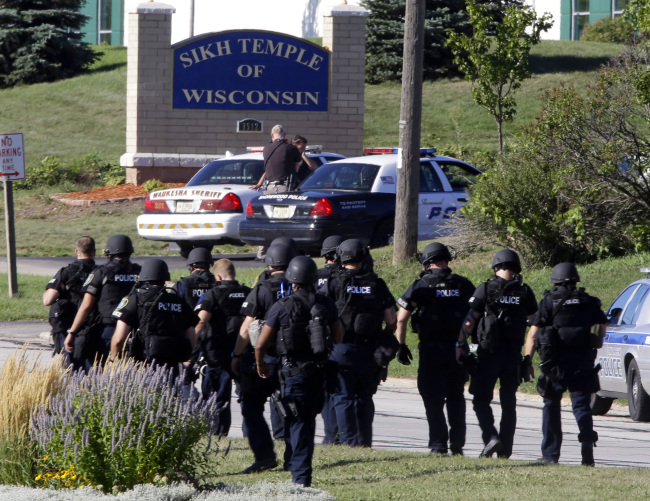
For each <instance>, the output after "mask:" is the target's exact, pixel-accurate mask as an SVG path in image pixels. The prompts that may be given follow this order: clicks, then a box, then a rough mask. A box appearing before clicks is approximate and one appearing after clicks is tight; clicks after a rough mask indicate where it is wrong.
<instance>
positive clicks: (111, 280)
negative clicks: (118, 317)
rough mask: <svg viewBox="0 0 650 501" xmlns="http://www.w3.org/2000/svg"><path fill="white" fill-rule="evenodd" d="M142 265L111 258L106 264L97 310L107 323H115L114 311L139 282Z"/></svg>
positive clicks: (104, 322)
mask: <svg viewBox="0 0 650 501" xmlns="http://www.w3.org/2000/svg"><path fill="white" fill-rule="evenodd" d="M139 273H140V265H139V264H135V263H132V262H131V261H129V260H122V259H111V260H110V261H109V262H108V263H107V264H105V265H104V279H103V282H102V289H101V292H100V295H99V298H97V311H98V312H99V316H100V317H101V320H102V323H103V324H105V325H115V319H114V318H113V311H114V310H115V308H116V307H117V305H118V304H119V302H120V301H121V300H122V298H123V297H125V296H128V294H129V292H131V289H133V286H134V285H135V283H136V282H137V278H138V274H139Z"/></svg>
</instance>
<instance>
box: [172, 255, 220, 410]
mask: <svg viewBox="0 0 650 501" xmlns="http://www.w3.org/2000/svg"><path fill="white" fill-rule="evenodd" d="M213 263H214V259H212V253H211V252H210V251H209V250H208V249H206V248H205V247H197V248H196V249H192V250H191V251H190V253H189V255H188V256H187V267H188V268H189V270H190V276H188V277H182V278H181V279H180V280H179V281H178V282H176V285H175V286H174V289H175V290H176V292H177V293H178V294H179V295H180V296H182V297H184V298H185V301H187V304H189V305H190V307H192V308H194V307H195V306H196V303H198V301H199V298H200V297H201V296H202V295H203V294H205V293H206V292H207V291H209V290H210V289H212V288H213V287H215V286H216V285H217V280H216V279H215V278H214V275H213V274H212V273H211V272H210V266H212V264H213ZM228 353H230V352H228ZM198 358H199V352H198V351H196V352H195V353H193V354H192V357H191V359H190V360H188V361H186V362H184V364H183V396H184V398H190V397H192V398H196V397H198V392H197V390H196V389H195V387H194V383H196V380H197V379H198V374H197V373H196V371H195V369H194V367H195V364H196V362H197V361H198Z"/></svg>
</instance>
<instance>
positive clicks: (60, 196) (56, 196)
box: [50, 193, 146, 207]
mask: <svg viewBox="0 0 650 501" xmlns="http://www.w3.org/2000/svg"><path fill="white" fill-rule="evenodd" d="M50 198H51V199H52V200H56V201H57V202H61V203H63V204H65V205H69V206H79V207H84V206H88V205H103V204H113V203H120V202H132V201H134V200H144V199H145V198H146V197H126V198H106V199H101V200H79V199H75V198H67V197H66V194H65V193H53V194H52V195H50Z"/></svg>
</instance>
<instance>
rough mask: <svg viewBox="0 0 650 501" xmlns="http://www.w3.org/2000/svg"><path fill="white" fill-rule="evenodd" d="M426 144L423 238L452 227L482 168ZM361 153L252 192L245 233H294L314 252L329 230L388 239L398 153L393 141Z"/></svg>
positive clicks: (247, 237) (254, 239)
mask: <svg viewBox="0 0 650 501" xmlns="http://www.w3.org/2000/svg"><path fill="white" fill-rule="evenodd" d="M435 151H436V150H435V148H425V149H422V150H421V153H420V154H421V158H420V194H419V211H418V239H419V240H428V239H431V238H434V237H437V236H441V235H444V234H448V233H449V232H451V230H452V225H451V216H452V215H453V214H455V213H456V211H457V210H458V209H460V208H461V207H462V206H463V205H465V204H466V203H467V193H466V192H465V190H466V188H467V187H468V186H470V185H471V184H472V183H474V181H475V180H476V177H477V176H478V175H480V174H481V171H480V170H478V169H477V168H476V167H473V166H471V165H470V164H467V163H465V162H463V161H461V160H457V159H455V158H451V157H445V156H440V155H435ZM364 152H365V153H366V154H367V155H366V156H362V157H355V158H346V159H344V160H337V161H335V162H332V163H328V164H327V165H323V166H322V167H319V168H318V170H316V171H315V172H314V174H313V175H312V176H311V177H310V178H308V179H306V180H305V181H304V182H303V183H302V184H301V185H300V186H299V187H298V190H297V191H295V192H290V193H280V194H273V195H262V196H259V197H255V198H253V199H251V201H250V202H249V203H248V206H247V208H246V219H245V220H243V221H242V222H241V223H240V224H239V234H240V237H241V239H242V240H243V241H244V242H246V243H249V244H253V245H268V244H269V243H271V241H272V240H273V239H274V238H276V237H279V236H286V237H291V238H293V239H294V240H295V241H296V243H297V245H298V246H299V247H300V248H301V249H303V250H306V251H310V252H317V251H318V250H319V249H320V245H321V242H322V241H323V240H324V239H325V238H327V237H328V236H330V235H341V236H342V237H343V238H346V239H347V238H357V239H359V240H361V241H362V242H363V243H364V244H367V245H368V244H369V245H372V246H373V247H380V246H383V245H387V244H388V243H389V242H390V241H391V239H392V235H393V228H394V223H395V200H396V197H395V193H396V185H397V169H398V161H399V155H398V154H397V149H396V148H367V149H366V150H364Z"/></svg>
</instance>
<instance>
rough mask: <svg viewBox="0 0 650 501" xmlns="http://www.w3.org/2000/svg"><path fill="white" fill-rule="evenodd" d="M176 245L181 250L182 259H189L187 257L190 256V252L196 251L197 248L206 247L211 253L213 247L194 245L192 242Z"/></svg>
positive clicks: (177, 243)
mask: <svg viewBox="0 0 650 501" xmlns="http://www.w3.org/2000/svg"><path fill="white" fill-rule="evenodd" d="M176 245H178V247H179V248H180V252H179V254H180V255H181V257H183V258H185V259H187V256H189V255H190V252H192V249H195V248H197V247H204V248H206V249H208V250H209V251H212V247H213V246H212V245H201V244H199V245H194V244H192V242H176Z"/></svg>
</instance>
